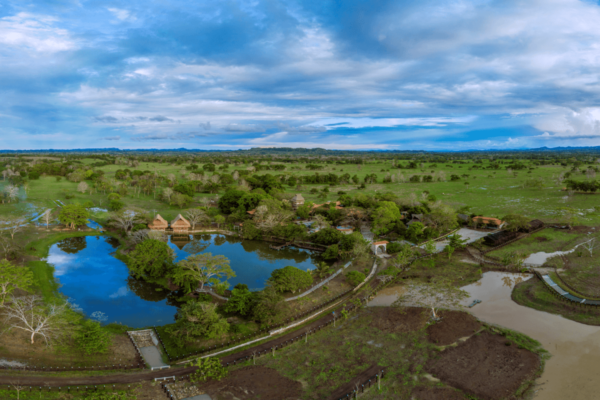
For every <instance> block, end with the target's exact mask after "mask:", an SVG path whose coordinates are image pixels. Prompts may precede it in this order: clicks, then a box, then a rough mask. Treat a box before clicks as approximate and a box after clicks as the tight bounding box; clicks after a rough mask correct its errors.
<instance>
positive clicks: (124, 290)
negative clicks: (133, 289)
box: [108, 286, 129, 299]
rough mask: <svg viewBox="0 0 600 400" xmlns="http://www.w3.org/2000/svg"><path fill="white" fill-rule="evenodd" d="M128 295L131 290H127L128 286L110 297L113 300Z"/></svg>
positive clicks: (122, 287)
mask: <svg viewBox="0 0 600 400" xmlns="http://www.w3.org/2000/svg"><path fill="white" fill-rule="evenodd" d="M127 293H129V289H127V287H126V286H121V287H120V288H119V289H118V290H117V291H116V292H114V293H113V294H111V295H109V296H108V297H110V298H111V299H116V298H119V297H124V296H127Z"/></svg>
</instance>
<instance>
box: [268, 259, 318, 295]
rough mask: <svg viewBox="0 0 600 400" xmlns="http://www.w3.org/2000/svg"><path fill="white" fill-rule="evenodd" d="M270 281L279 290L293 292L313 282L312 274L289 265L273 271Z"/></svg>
mask: <svg viewBox="0 0 600 400" xmlns="http://www.w3.org/2000/svg"><path fill="white" fill-rule="evenodd" d="M269 282H270V283H271V284H272V285H273V287H274V288H275V289H277V290H278V291H279V292H292V293H295V292H296V291H298V290H302V289H304V288H307V287H309V286H310V285H312V283H313V278H312V275H311V274H310V273H309V272H306V271H302V270H301V269H299V268H296V267H292V266H291V265H288V266H287V267H284V268H281V269H276V270H274V271H273V272H271V278H269Z"/></svg>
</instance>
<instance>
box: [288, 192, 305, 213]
mask: <svg viewBox="0 0 600 400" xmlns="http://www.w3.org/2000/svg"><path fill="white" fill-rule="evenodd" d="M290 203H291V204H292V208H293V209H294V210H297V209H298V207H300V206H302V205H304V197H302V195H301V194H297V195H295V196H294V197H292V199H291V200H290Z"/></svg>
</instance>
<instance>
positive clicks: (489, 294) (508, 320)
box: [369, 272, 600, 400]
mask: <svg viewBox="0 0 600 400" xmlns="http://www.w3.org/2000/svg"><path fill="white" fill-rule="evenodd" d="M530 277H531V276H530V275H526V274H508V273H500V272H486V273H485V274H483V278H482V279H481V280H480V281H478V282H476V283H474V284H472V285H468V286H465V287H464V288H463V289H464V290H466V291H467V292H468V293H469V294H470V295H471V298H470V299H469V300H468V301H466V302H465V304H468V303H470V302H471V301H472V300H473V299H479V300H482V303H481V304H479V305H477V306H475V307H473V308H470V309H468V311H470V312H471V313H472V314H473V315H475V316H476V317H477V318H479V319H481V320H482V321H486V322H489V323H493V324H497V325H501V326H504V327H506V328H510V329H513V330H515V331H519V332H522V333H524V334H526V335H528V336H530V337H532V338H534V339H536V340H538V341H539V342H540V343H541V344H542V345H543V346H544V348H545V349H546V350H548V351H549V352H550V353H551V354H552V358H550V359H549V360H547V362H546V368H545V370H544V373H543V374H542V376H541V377H540V378H539V379H538V384H539V386H538V387H537V388H536V390H537V391H536V394H535V396H534V398H535V399H536V400H559V399H560V400H564V399H570V400H589V399H595V398H600V395H599V393H600V379H598V365H599V363H600V327H593V326H587V325H583V324H580V323H577V322H574V321H571V320H568V319H565V318H563V317H561V316H559V315H554V314H549V313H545V312H542V311H537V310H534V309H531V308H528V307H523V306H520V305H518V304H517V303H515V302H513V301H512V300H511V298H510V295H511V291H512V289H513V287H514V285H515V283H518V282H519V281H521V280H524V279H530ZM401 293H402V288H401V287H392V288H388V289H385V290H382V291H381V292H380V293H379V295H378V296H377V297H376V298H375V299H374V300H373V301H372V302H371V303H370V304H369V305H389V304H391V303H393V302H394V301H395V300H396V299H397V298H398V296H399V295H401Z"/></svg>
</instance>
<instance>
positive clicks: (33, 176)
mask: <svg viewBox="0 0 600 400" xmlns="http://www.w3.org/2000/svg"><path fill="white" fill-rule="evenodd" d="M29 179H40V173H39V172H37V171H31V172H30V173H29Z"/></svg>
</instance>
